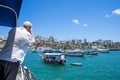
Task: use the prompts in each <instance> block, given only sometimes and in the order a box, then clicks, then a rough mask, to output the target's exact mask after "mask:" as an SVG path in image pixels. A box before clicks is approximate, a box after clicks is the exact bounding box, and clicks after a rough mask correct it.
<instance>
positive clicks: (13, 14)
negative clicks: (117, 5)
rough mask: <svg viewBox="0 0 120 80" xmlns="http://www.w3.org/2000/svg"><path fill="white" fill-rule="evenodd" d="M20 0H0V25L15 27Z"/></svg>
mask: <svg viewBox="0 0 120 80" xmlns="http://www.w3.org/2000/svg"><path fill="white" fill-rule="evenodd" d="M21 4H22V0H0V26H8V27H17V19H18V17H19V12H20V8H21Z"/></svg>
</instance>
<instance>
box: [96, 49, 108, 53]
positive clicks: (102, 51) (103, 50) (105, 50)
mask: <svg viewBox="0 0 120 80" xmlns="http://www.w3.org/2000/svg"><path fill="white" fill-rule="evenodd" d="M98 51H99V52H100V53H109V49H105V48H100V49H98Z"/></svg>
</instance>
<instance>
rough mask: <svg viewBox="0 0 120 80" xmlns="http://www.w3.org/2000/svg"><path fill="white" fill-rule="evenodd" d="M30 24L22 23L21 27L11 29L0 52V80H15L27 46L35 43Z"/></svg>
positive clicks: (27, 22)
mask: <svg viewBox="0 0 120 80" xmlns="http://www.w3.org/2000/svg"><path fill="white" fill-rule="evenodd" d="M31 27H32V24H31V23H30V22H29V21H26V22H24V23H23V27H16V28H12V29H11V30H10V32H9V35H8V39H7V41H6V45H5V46H4V48H3V49H2V51H1V52H0V80H16V75H17V72H18V67H19V64H20V63H22V62H23V60H24V57H25V55H26V53H27V50H28V46H32V44H34V43H35V38H34V36H33V34H32V28H31Z"/></svg>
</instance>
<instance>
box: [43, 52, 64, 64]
mask: <svg viewBox="0 0 120 80" xmlns="http://www.w3.org/2000/svg"><path fill="white" fill-rule="evenodd" d="M41 57H42V59H43V60H44V61H45V62H49V63H58V64H64V63H65V62H66V59H65V55H64V54H62V53H45V54H43V55H42V56H41Z"/></svg>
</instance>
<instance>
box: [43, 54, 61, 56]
mask: <svg viewBox="0 0 120 80" xmlns="http://www.w3.org/2000/svg"><path fill="white" fill-rule="evenodd" d="M44 55H51V56H52V55H53V56H61V55H63V54H62V53H45V54H44Z"/></svg>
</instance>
